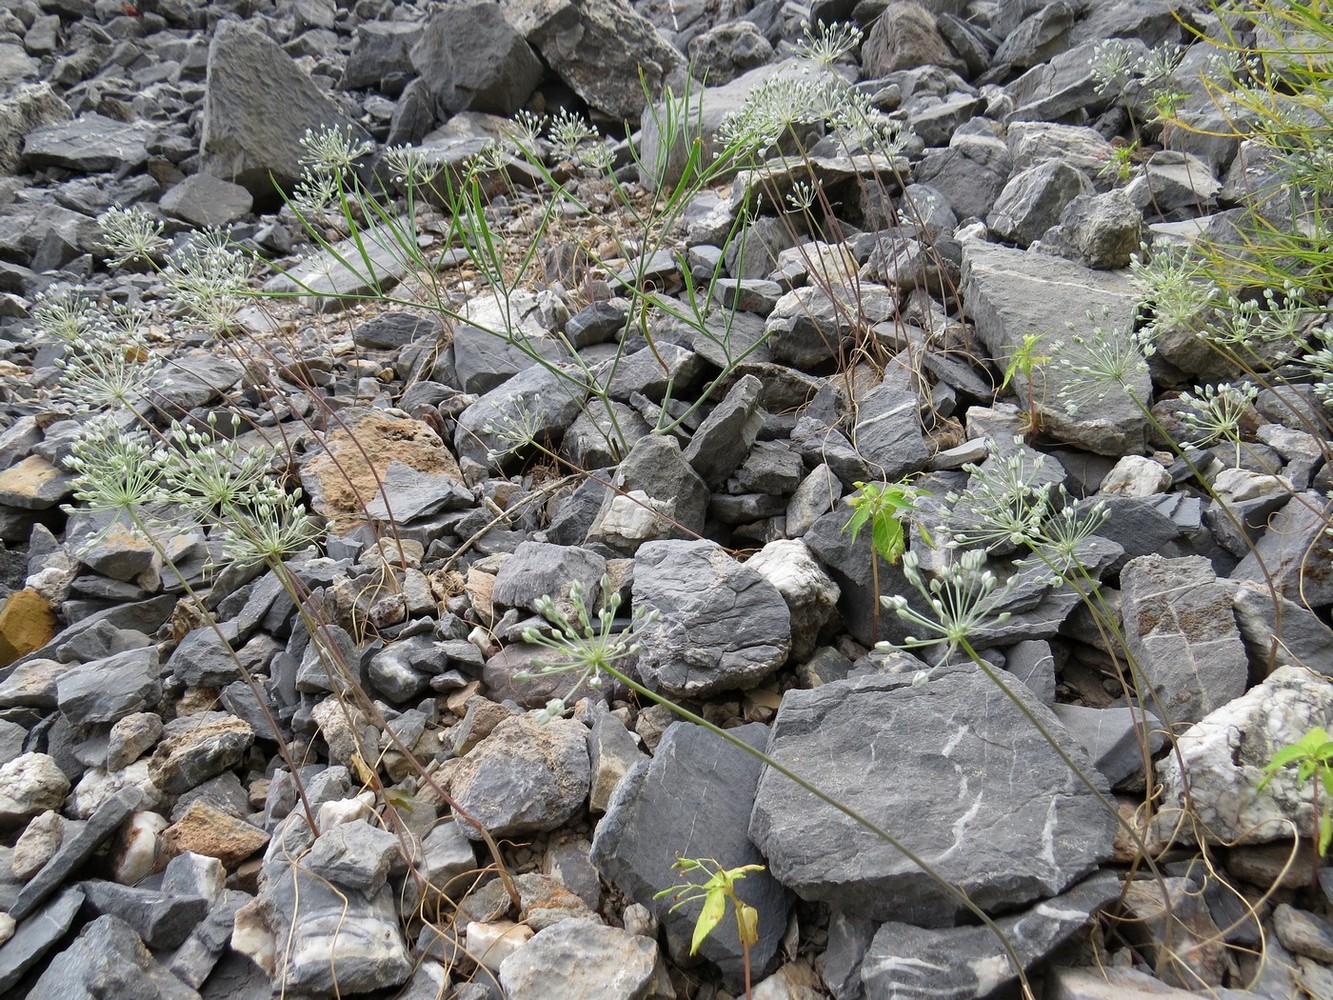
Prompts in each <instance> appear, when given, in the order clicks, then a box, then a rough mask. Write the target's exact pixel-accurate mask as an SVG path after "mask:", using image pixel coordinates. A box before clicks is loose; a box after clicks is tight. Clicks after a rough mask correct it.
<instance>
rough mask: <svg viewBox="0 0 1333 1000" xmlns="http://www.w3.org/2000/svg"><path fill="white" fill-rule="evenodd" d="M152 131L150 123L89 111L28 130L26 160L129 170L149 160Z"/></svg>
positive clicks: (36, 164)
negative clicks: (71, 119)
mask: <svg viewBox="0 0 1333 1000" xmlns="http://www.w3.org/2000/svg"><path fill="white" fill-rule="evenodd" d="M152 131H153V127H152V126H151V125H149V124H148V123H147V122H122V121H116V120H115V119H112V118H107V117H105V116H103V115H99V114H96V113H95V112H89V113H88V114H84V115H79V117H78V118H75V119H74V120H73V121H68V122H61V123H60V124H58V125H45V126H43V127H41V128H38V129H35V130H33V131H32V132H29V133H28V137H27V139H26V140H24V143H23V159H24V162H25V163H27V165H28V166H29V167H63V168H64V169H66V170H75V171H78V172H80V173H85V174H94V173H100V172H102V171H118V172H120V171H124V172H128V171H131V170H134V169H135V168H137V167H141V166H143V164H144V163H145V162H146V161H147V160H148V149H147V146H146V143H147V141H148V137H149V136H150V135H151V134H152Z"/></svg>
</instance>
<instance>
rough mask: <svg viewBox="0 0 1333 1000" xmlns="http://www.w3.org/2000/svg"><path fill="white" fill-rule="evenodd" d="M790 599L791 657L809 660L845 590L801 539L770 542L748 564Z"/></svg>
mask: <svg viewBox="0 0 1333 1000" xmlns="http://www.w3.org/2000/svg"><path fill="white" fill-rule="evenodd" d="M745 565H746V566H748V567H749V568H750V569H752V570H754V571H755V572H757V573H758V574H759V575H760V576H762V577H764V579H766V580H768V582H769V583H771V584H773V586H775V587H777V588H778V593H780V594H781V595H782V599H783V600H784V601H786V602H787V610H788V611H790V612H791V659H792V661H794V662H798V663H799V662H801V661H804V660H805V659H807V658H808V657H809V656H810V654H811V653H812V652H814V649H815V646H816V645H817V643H818V641H819V633H820V629H822V628H823V627H824V625H825V623H826V622H827V621H828V620H829V618H830V617H831V616H832V615H833V611H834V609H835V608H836V607H837V604H838V598H839V597H841V596H842V591H841V590H839V589H838V585H837V584H836V583H834V582H833V580H832V579H831V578H830V577H829V575H828V574H827V573H825V572H824V570H823V569H822V568H821V567H820V565H819V563H818V562H817V561H816V559H815V557H814V555H813V554H812V553H811V551H810V549H809V547H808V546H807V545H806V544H805V543H804V542H802V541H800V540H799V539H779V540H778V541H774V542H769V543H768V544H767V545H765V546H764V547H763V548H762V549H760V550H759V551H758V552H757V553H755V554H754V555H753V556H751V557H750V558H749V559H748V560H747V561H746V563H745Z"/></svg>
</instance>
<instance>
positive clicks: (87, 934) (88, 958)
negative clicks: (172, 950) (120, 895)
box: [28, 916, 199, 1000]
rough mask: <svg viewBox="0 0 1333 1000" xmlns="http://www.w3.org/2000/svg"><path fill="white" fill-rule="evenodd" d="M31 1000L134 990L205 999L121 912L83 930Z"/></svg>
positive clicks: (77, 999) (91, 997)
mask: <svg viewBox="0 0 1333 1000" xmlns="http://www.w3.org/2000/svg"><path fill="white" fill-rule="evenodd" d="M28 996H29V997H30V998H31V1000H95V998H98V997H112V996H123V997H128V996H133V997H140V998H143V1000H199V994H198V993H196V992H195V991H194V990H192V989H190V988H189V987H188V986H186V985H185V984H184V983H182V982H181V981H180V980H179V979H177V978H176V977H175V976H173V975H172V974H171V973H170V972H168V971H167V970H166V969H164V968H163V967H162V966H161V965H159V964H158V963H157V962H156V961H155V960H154V959H153V956H152V955H151V954H149V952H148V949H147V948H145V947H144V945H143V942H142V941H141V940H140V939H139V935H138V934H136V933H135V932H134V930H133V929H132V928H131V927H130V926H129V924H127V923H125V921H123V920H121V919H120V918H119V917H114V916H102V917H98V918H97V919H96V920H94V921H93V922H92V923H90V924H88V925H87V926H86V927H84V928H83V930H82V931H80V932H79V936H78V937H77V938H75V939H74V943H73V944H72V945H70V946H69V947H68V948H66V949H65V950H64V951H63V952H61V953H60V955H59V956H58V958H57V959H56V960H54V961H52V963H51V964H50V965H49V966H48V967H47V969H46V971H45V972H44V973H42V976H41V978H40V979H38V980H37V982H36V984H35V985H34V986H33V988H32V990H31V992H29V993H28Z"/></svg>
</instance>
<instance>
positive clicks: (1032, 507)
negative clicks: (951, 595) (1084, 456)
mask: <svg viewBox="0 0 1333 1000" xmlns="http://www.w3.org/2000/svg"><path fill="white" fill-rule="evenodd" d="M1019 440H1020V441H1021V438H1020V439H1019ZM992 451H994V449H993V448H992ZM1045 462H1046V457H1045V456H1044V455H1041V454H1037V455H1036V456H1035V457H1033V456H1032V453H1030V452H1027V451H1023V450H1020V451H1015V452H1013V453H1011V454H1009V455H1005V456H1002V457H1001V456H996V457H994V458H992V459H991V460H990V461H988V462H987V463H986V464H985V465H984V466H978V465H965V466H963V471H965V472H967V473H969V474H970V476H971V478H969V479H968V482H967V490H966V491H965V492H964V493H957V492H950V493H947V494H945V500H947V501H948V502H949V503H950V504H951V505H952V506H953V512H952V514H951V516H950V519H949V522H948V523H947V524H946V528H947V529H948V532H947V533H948V534H949V536H950V537H951V538H952V544H954V545H969V546H973V545H980V546H982V547H983V548H984V549H985V550H986V551H988V552H993V551H995V550H996V549H1003V548H1008V547H1011V546H1015V545H1026V544H1028V543H1029V542H1030V541H1031V540H1032V539H1033V538H1035V537H1037V535H1038V534H1039V533H1040V532H1041V524H1042V521H1043V520H1044V519H1045V517H1046V514H1047V512H1048V511H1049V510H1050V491H1051V486H1050V484H1049V483H1042V484H1040V485H1035V486H1034V485H1033V480H1034V478H1035V476H1036V475H1037V473H1038V472H1040V471H1041V468H1042V466H1043V465H1045Z"/></svg>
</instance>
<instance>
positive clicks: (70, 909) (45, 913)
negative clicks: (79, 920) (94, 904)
mask: <svg viewBox="0 0 1333 1000" xmlns="http://www.w3.org/2000/svg"><path fill="white" fill-rule="evenodd" d="M82 906H83V890H82V889H79V888H78V887H77V886H72V887H70V888H68V889H66V890H65V891H64V892H62V893H61V894H60V895H59V896H57V897H56V898H55V899H53V900H51V901H50V902H49V903H47V904H46V905H45V906H43V907H42V908H41V909H40V910H38V911H37V912H36V913H33V914H32V915H31V916H29V917H28V918H27V919H25V920H24V921H23V922H22V923H21V924H19V926H18V929H17V930H15V931H14V936H13V937H11V938H10V939H9V940H8V941H6V942H5V943H4V945H3V946H0V992H4V993H8V992H9V991H10V990H12V989H13V988H14V987H15V986H16V985H17V984H18V982H19V980H20V979H22V978H23V974H24V973H25V972H27V971H28V970H29V969H31V968H32V967H33V966H34V965H36V964H37V963H38V962H39V961H41V959H42V957H43V956H44V955H45V954H46V953H47V952H48V951H50V950H51V949H52V948H54V947H55V946H56V943H57V942H58V941H59V940H60V939H61V938H62V937H64V936H65V934H66V932H67V931H68V930H69V929H70V927H71V926H73V924H74V918H75V917H76V916H78V914H79V909H80V908H81V907H82Z"/></svg>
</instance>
